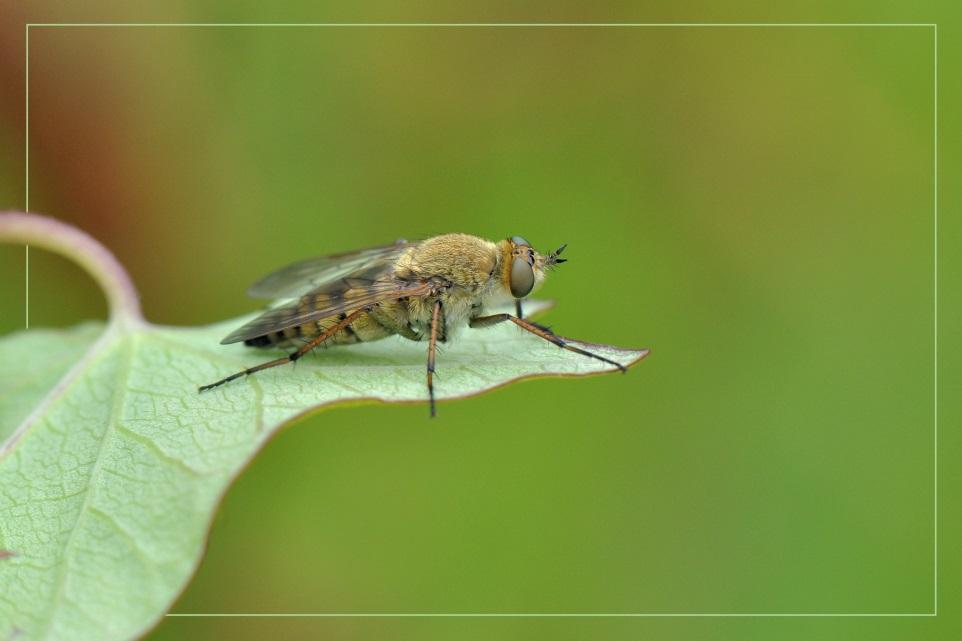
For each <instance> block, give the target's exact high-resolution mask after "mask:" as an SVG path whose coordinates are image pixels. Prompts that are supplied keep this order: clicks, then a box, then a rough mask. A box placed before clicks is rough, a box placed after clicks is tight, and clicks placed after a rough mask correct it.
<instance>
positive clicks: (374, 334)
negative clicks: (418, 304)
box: [244, 313, 394, 347]
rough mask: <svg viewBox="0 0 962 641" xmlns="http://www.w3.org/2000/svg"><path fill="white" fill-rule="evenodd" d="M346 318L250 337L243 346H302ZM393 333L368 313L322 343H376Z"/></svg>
mask: <svg viewBox="0 0 962 641" xmlns="http://www.w3.org/2000/svg"><path fill="white" fill-rule="evenodd" d="M346 317H347V315H346V314H339V315H337V316H330V317H328V318H322V319H321V320H319V321H316V322H312V323H305V324H303V325H294V326H293V327H287V328H285V329H282V330H278V331H276V332H270V333H267V334H264V335H262V336H255V337H254V338H248V339H247V340H245V341H244V344H245V345H248V346H250V347H300V346H301V345H303V344H304V343H308V342H310V341H311V340H312V339H314V338H317V337H318V336H320V335H321V334H323V333H324V332H325V331H327V330H328V329H329V328H331V327H333V326H334V325H337V324H338V323H339V322H340V321H342V320H344V319H345V318H346ZM393 333H394V332H393V331H391V330H389V329H388V328H386V327H385V326H384V325H382V324H381V323H379V322H378V321H377V319H376V318H375V317H374V316H372V315H371V314H368V313H365V314H361V315H360V316H358V317H357V318H356V319H355V320H354V322H353V323H351V324H350V325H348V326H346V327H344V328H343V329H341V330H339V331H337V332H335V333H334V335H333V336H331V337H330V338H328V339H327V340H326V341H324V342H323V343H321V345H320V347H327V346H328V345H352V344H354V343H362V342H369V341H375V340H378V339H380V338H384V337H386V336H390V335H391V334H393Z"/></svg>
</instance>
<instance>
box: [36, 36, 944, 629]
mask: <svg viewBox="0 0 962 641" xmlns="http://www.w3.org/2000/svg"><path fill="white" fill-rule="evenodd" d="M31 27H157V28H167V27H208V28H223V27H276V28H290V27H330V28H343V27H382V28H392V27H423V28H478V27H483V28H510V27H525V28H545V27H564V28H594V27H613V28H618V27H648V28H706V27H739V28H750V27H798V28H802V27H823V28H824V27H842V28H844V27H928V28H931V29H932V54H933V58H932V62H933V66H932V84H933V98H934V100H933V104H932V115H933V122H932V124H933V127H932V130H933V131H932V142H933V151H932V169H933V174H932V193H933V212H932V216H933V240H932V245H933V276H932V280H933V301H934V302H933V366H932V368H933V386H932V389H933V392H932V394H933V398H932V401H933V419H934V420H933V433H932V436H933V446H934V447H933V449H934V452H933V466H932V468H933V471H932V483H933V547H932V553H933V555H932V582H933V586H932V589H933V604H932V612H919V613H911V612H906V613H898V612H876V613H860V612H853V613H820V612H810V613H791V612H785V613H755V612H744V613H742V612H727V613H726V612H703V613H674V612H612V613H602V612H598V613H564V612H559V613H551V612H527V613H522V612H518V613H509V612H465V613H455V612H409V613H402V612H373V613H363V612H356V613H355V612H343V613H339V612H331V613H321V612H319V613H192V612H182V613H175V612H168V613H166V614H165V615H164V616H165V617H248V618H297V617H305V618H307V617H310V618H433V617H439V618H642V617H651V618H686V617H692V618H694V617H702V618H704V617H718V618H722V617H732V618H741V617H769V618H776V617H778V618H785V617H837V618H844V617H936V616H938V611H939V135H938V132H939V26H938V24H937V23H921V22H919V23H916V22H900V23H871V22H858V23H816V22H798V23H793V22H771V23H760V22H730V23H729V22H722V23H712V22H678V23H666V22H504V23H501V22H463V23H462V22H436V23H435V22H387V23H380V22H343V23H341V22H306V23H292V22H279V23H269V22H267V23H263V22H262V23H247V22H162V23H149V22H127V23H123V22H28V23H26V24H25V25H24V211H26V212H29V211H30V28H31ZM24 266H25V276H24V308H25V312H24V326H25V328H26V329H29V328H30V246H29V245H24Z"/></svg>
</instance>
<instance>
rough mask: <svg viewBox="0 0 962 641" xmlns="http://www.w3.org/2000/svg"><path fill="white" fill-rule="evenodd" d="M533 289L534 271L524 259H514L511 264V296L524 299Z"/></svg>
mask: <svg viewBox="0 0 962 641" xmlns="http://www.w3.org/2000/svg"><path fill="white" fill-rule="evenodd" d="M532 287H534V270H533V269H531V265H530V264H528V261H526V260H525V259H524V258H515V259H514V262H512V263H511V295H512V296H514V297H515V298H524V297H525V296H527V295H528V293H529V292H530V291H531V288H532Z"/></svg>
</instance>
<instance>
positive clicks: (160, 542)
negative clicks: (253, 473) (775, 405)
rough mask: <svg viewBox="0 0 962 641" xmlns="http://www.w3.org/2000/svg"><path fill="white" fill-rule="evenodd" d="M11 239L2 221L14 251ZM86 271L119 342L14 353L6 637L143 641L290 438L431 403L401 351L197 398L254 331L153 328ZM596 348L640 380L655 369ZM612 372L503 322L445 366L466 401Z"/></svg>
mask: <svg viewBox="0 0 962 641" xmlns="http://www.w3.org/2000/svg"><path fill="white" fill-rule="evenodd" d="M7 216H10V215H7ZM24 218H30V219H35V218H37V217H26V216H18V217H17V219H18V221H20V222H21V223H22V221H23V219H24ZM40 220H42V221H44V222H43V224H44V225H48V226H49V225H50V224H51V223H50V221H48V220H47V219H40ZM4 222H5V221H4V215H0V240H3V238H4V226H3V225H4ZM53 226H54V228H55V231H57V233H63V234H67V235H69V234H74V235H75V236H74V237H73V239H72V241H71V242H70V243H67V245H69V246H70V248H69V249H65V248H64V247H62V246H59V247H56V248H58V249H60V250H62V251H65V252H67V253H71V252H73V253H77V252H87V251H88V249H90V248H88V247H86V246H85V245H84V244H83V243H85V242H93V241H92V239H89V237H85V236H82V235H77V232H76V231H75V230H70V229H69V228H68V229H63V227H64V226H63V225H60V224H59V223H54V224H53ZM7 231H8V233H7V236H8V237H11V236H12V237H14V238H15V239H21V238H23V237H24V232H23V231H22V229H21V230H20V232H19V233H10V232H9V229H8V230H7ZM44 233H45V234H46V235H49V234H50V230H49V228H48V229H47V230H46V231H45V232H44ZM27 236H29V234H27ZM31 238H33V242H39V241H40V240H41V238H39V237H31ZM78 238H79V239H80V240H78ZM80 241H82V242H80ZM47 245H48V246H56V245H57V243H56V242H48V243H47ZM91 251H92V250H91ZM78 260H79V259H78ZM81 262H82V261H81ZM87 262H88V266H90V265H92V264H93V266H92V267H91V268H92V269H98V268H99V269H101V272H100V273H99V274H98V273H95V274H94V275H95V277H97V278H98V280H100V281H101V282H102V283H103V284H104V286H105V288H106V289H107V292H108V297H109V298H110V299H111V309H112V310H113V311H112V319H111V321H110V322H109V323H108V324H107V325H101V324H93V323H88V324H83V325H80V326H77V327H74V328H72V329H69V330H30V331H24V332H17V333H15V334H13V335H10V336H7V337H4V338H2V339H0V385H2V387H0V391H2V393H0V398H2V399H3V400H2V401H0V438H4V439H5V441H4V442H3V445H2V446H0V550H2V551H4V553H3V554H2V555H0V638H3V637H4V636H14V635H15V633H17V631H20V632H22V633H23V635H24V638H36V639H104V640H109V639H129V638H134V637H136V636H138V635H140V634H142V633H144V632H145V631H146V630H148V629H149V628H150V627H151V626H152V625H154V624H155V623H156V622H157V621H158V619H159V618H160V617H161V616H163V614H164V612H166V611H167V609H168V608H169V607H170V606H171V604H172V603H173V601H174V599H175V598H176V597H177V595H178V594H179V593H180V592H181V591H182V590H183V588H184V587H185V585H186V583H187V582H188V580H189V579H190V577H191V576H192V574H193V572H194V571H195V569H196V567H197V565H198V563H199V562H200V558H201V556H202V553H203V549H204V541H205V538H206V535H207V532H208V529H209V528H210V524H211V520H212V518H213V514H214V511H215V509H216V508H217V505H218V504H219V502H220V500H221V497H222V496H223V495H224V493H225V492H226V491H227V489H228V487H229V486H230V484H231V482H232V480H233V479H234V478H235V477H236V476H237V474H238V473H239V472H240V471H241V470H242V469H243V468H244V467H245V466H246V465H247V463H248V462H249V461H250V460H251V458H252V457H253V456H254V455H255V454H256V453H257V451H258V450H259V449H260V448H261V447H262V446H263V445H264V443H265V441H266V440H267V439H269V438H270V437H271V436H272V435H273V434H274V433H275V432H276V431H277V430H278V429H279V428H280V427H281V426H282V425H284V424H285V423H287V422H289V421H291V420H292V419H294V418H296V417H298V416H302V415H304V414H306V413H308V412H310V411H312V410H316V409H318V408H320V407H323V406H328V405H331V404H333V403H343V402H347V401H358V400H377V401H384V402H411V401H417V402H423V401H424V400H425V395H426V390H425V346H424V345H423V344H419V343H414V342H411V341H406V340H403V339H400V338H389V339H385V340H382V341H378V342H373V343H365V344H361V345H355V346H351V347H349V348H335V349H331V350H322V351H319V353H318V354H317V358H309V357H306V358H303V359H301V360H300V361H298V363H297V364H296V366H284V367H277V368H274V369H270V370H265V371H263V372H259V373H257V374H256V375H254V376H251V377H248V378H246V379H240V380H238V381H235V382H233V383H231V384H228V385H225V386H223V387H220V388H217V389H215V390H213V391H211V392H207V393H204V394H199V393H198V392H197V386H198V384H202V383H207V382H210V381H213V380H216V379H218V378H220V377H222V376H224V375H226V374H229V373H232V372H234V371H237V370H239V369H242V368H244V367H247V366H250V365H253V364H256V363H259V362H261V361H263V360H266V359H267V358H270V357H271V352H262V351H255V350H251V349H250V348H245V347H243V346H242V345H231V346H222V345H219V344H218V343H219V341H220V339H221V338H222V337H223V336H224V335H225V334H227V333H228V332H229V331H230V330H232V329H234V328H236V327H237V326H238V325H239V324H242V323H243V322H245V320H246V319H244V318H241V319H234V320H231V321H228V322H224V323H220V324H217V325H212V326H208V327H198V328H175V327H160V326H154V325H150V324H147V323H146V322H144V321H142V320H140V319H139V317H138V316H137V308H136V298H134V297H132V296H133V294H132V289H130V288H129V286H128V284H126V283H125V279H126V275H125V274H122V272H117V273H113V274H111V273H110V271H111V269H114V268H119V266H117V265H107V264H103V265H101V266H100V267H97V266H96V264H95V263H97V261H96V260H93V261H90V260H88V261H87ZM546 306H547V305H546V304H545V303H537V304H529V307H530V308H531V309H532V310H535V309H544V308H545V307H546ZM576 344H577V343H576ZM587 348H588V349H591V350H593V351H596V352H598V353H599V354H601V355H603V356H606V357H608V358H611V359H613V360H616V361H618V362H620V363H623V364H625V365H630V364H633V363H635V362H637V361H638V360H640V359H641V358H643V357H644V356H645V355H647V351H646V350H623V349H618V348H614V347H608V346H600V345H590V346H587ZM610 369H611V368H609V367H608V366H606V365H605V364H604V363H600V362H597V361H594V360H592V359H589V358H586V357H583V356H581V355H578V354H573V353H570V352H567V351H564V350H560V349H558V348H557V347H555V346H553V345H551V344H549V343H547V342H545V341H543V340H541V339H539V338H537V337H535V336H532V335H530V334H526V333H524V332H523V331H522V330H520V329H519V328H517V327H515V326H513V325H510V324H507V323H505V324H503V325H500V326H495V327H492V328H489V329H485V330H466V331H464V332H463V333H462V335H461V336H460V337H459V340H458V341H457V342H455V343H453V344H451V345H450V346H448V347H447V348H446V349H445V351H444V354H443V355H441V356H439V361H438V371H439V372H440V373H442V374H443V378H441V379H440V380H439V382H438V385H437V393H438V397H439V399H451V398H459V397H465V396H470V395H474V394H479V393H481V392H483V391H486V390H489V389H493V388H495V387H498V386H501V385H505V384H507V383H509V382H512V381H517V380H520V379H522V378H528V377H532V376H566V375H567V376H583V375H588V374H595V373H600V372H604V371H608V370H610ZM14 397H15V398H14ZM441 416H442V418H441V419H439V420H443V406H442V407H441ZM428 420H429V419H428V417H427V410H426V409H425V421H428Z"/></svg>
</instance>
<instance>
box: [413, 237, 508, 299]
mask: <svg viewBox="0 0 962 641" xmlns="http://www.w3.org/2000/svg"><path fill="white" fill-rule="evenodd" d="M498 267H499V252H498V248H497V246H496V245H495V244H494V243H492V242H491V241H488V240H485V239H483V238H478V237H477V236H470V235H468V234H444V235H443V236H435V237H433V238H428V239H427V240H425V241H423V242H421V243H419V244H417V245H416V246H414V247H412V248H411V249H409V250H408V251H406V252H405V253H404V254H403V255H402V256H401V257H400V258H399V259H398V261H397V265H396V266H395V270H394V273H395V275H396V276H397V277H398V278H401V279H402V280H415V279H429V278H432V277H439V278H442V279H444V280H446V281H448V282H450V283H451V285H452V286H454V287H458V288H463V289H466V290H468V291H470V292H477V291H478V290H479V289H481V288H482V287H483V286H484V285H485V283H486V282H487V281H488V280H490V279H491V278H492V277H493V276H495V275H496V274H497V272H498Z"/></svg>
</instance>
